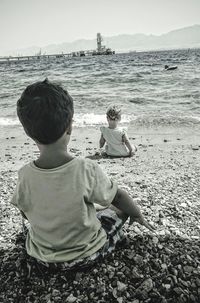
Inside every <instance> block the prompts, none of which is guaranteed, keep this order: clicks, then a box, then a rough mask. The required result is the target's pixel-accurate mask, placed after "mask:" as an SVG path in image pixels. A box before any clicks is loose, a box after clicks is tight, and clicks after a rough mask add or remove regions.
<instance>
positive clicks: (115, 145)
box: [99, 105, 137, 157]
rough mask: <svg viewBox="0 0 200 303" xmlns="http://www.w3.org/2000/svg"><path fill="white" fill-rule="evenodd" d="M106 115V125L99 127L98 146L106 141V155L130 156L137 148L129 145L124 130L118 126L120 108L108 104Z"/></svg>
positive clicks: (101, 145)
mask: <svg viewBox="0 0 200 303" xmlns="http://www.w3.org/2000/svg"><path fill="white" fill-rule="evenodd" d="M106 117H107V121H108V127H105V126H102V127H100V131H101V138H100V141H99V145H100V148H102V147H103V146H104V144H105V143H106V147H105V153H106V155H108V156H114V157H132V156H133V155H134V154H135V152H136V150H137V149H136V147H135V146H131V144H130V141H129V139H128V137H127V134H126V132H125V131H124V130H122V129H120V128H119V127H118V123H119V122H120V120H121V109H120V108H119V107H117V106H115V105H112V106H110V107H109V108H108V110H107V112H106Z"/></svg>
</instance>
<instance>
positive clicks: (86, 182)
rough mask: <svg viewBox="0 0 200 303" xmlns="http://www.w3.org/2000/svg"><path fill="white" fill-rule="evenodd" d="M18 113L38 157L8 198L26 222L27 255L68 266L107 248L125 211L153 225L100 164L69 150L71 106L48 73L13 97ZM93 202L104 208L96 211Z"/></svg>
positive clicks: (116, 238)
mask: <svg viewBox="0 0 200 303" xmlns="http://www.w3.org/2000/svg"><path fill="white" fill-rule="evenodd" d="M17 114H18V117H19V120H20V121H21V123H22V125H23V127H24V130H25V132H26V134H27V135H28V136H29V137H31V138H32V139H33V140H34V141H35V143H36V144H37V146H38V149H39V151H40V155H39V158H38V159H36V160H35V161H32V162H30V163H29V164H26V165H24V166H23V167H22V168H21V169H20V170H19V173H18V182H17V186H16V189H15V193H14V196H13V198H12V201H11V202H12V204H13V205H15V206H16V207H17V208H18V209H19V210H20V211H21V213H22V215H23V217H24V218H26V219H27V220H28V222H29V228H28V232H27V236H26V249H27V253H28V254H29V255H30V256H32V257H34V258H35V259H36V260H37V261H38V262H39V263H42V264H43V265H46V266H49V264H53V265H54V266H56V267H59V268H61V269H69V268H72V267H73V266H75V265H76V266H77V265H78V266H81V265H87V264H90V262H91V261H93V260H95V259H96V258H98V257H99V256H104V255H106V254H107V253H108V252H110V251H112V250H113V249H114V248H115V245H116V243H117V242H118V241H119V240H120V239H121V227H122V225H123V223H124V222H125V220H126V219H127V218H128V217H130V223H132V222H133V221H137V222H139V223H140V224H143V225H144V226H146V227H147V228H149V229H152V228H151V226H150V225H149V224H148V223H147V222H146V221H145V219H144V218H143V216H142V214H141V212H140V209H139V207H138V206H137V205H136V204H135V203H134V201H133V200H132V198H131V197H130V196H129V195H128V194H127V193H126V192H125V191H123V190H121V189H119V188H118V187H117V184H116V183H115V182H113V181H111V180H110V179H109V178H108V177H107V176H106V175H105V174H104V172H103V171H102V169H101V168H100V166H98V165H97V164H96V163H94V161H91V160H89V159H81V158H74V157H72V156H71V155H70V154H69V153H68V151H67V145H68V143H69V140H70V135H71V132H72V118H73V114H74V109H73V100H72V98H71V96H70V95H69V94H68V92H67V91H65V90H64V89H62V88H61V87H60V86H58V85H56V84H53V83H51V82H49V81H48V80H47V79H46V80H45V81H43V82H37V83H34V84H32V85H29V86H28V87H27V88H26V89H25V90H24V92H23V94H22V96H21V98H20V99H19V100H18V102H17ZM94 203H97V204H99V205H101V206H106V207H108V208H107V209H106V210H104V211H100V212H99V213H98V214H96V209H95V207H94ZM111 208H113V209H115V210H116V212H115V211H114V210H112V209H111Z"/></svg>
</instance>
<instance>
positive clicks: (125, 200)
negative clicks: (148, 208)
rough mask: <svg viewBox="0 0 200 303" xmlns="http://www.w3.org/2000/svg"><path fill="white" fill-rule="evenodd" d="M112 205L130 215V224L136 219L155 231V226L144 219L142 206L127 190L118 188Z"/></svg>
mask: <svg viewBox="0 0 200 303" xmlns="http://www.w3.org/2000/svg"><path fill="white" fill-rule="evenodd" d="M112 205H114V206H115V207H116V208H118V209H119V210H121V211H122V212H123V213H124V214H126V215H127V216H129V217H130V221H129V224H132V223H133V222H134V221H136V222H138V223H140V224H141V225H144V226H145V227H146V228H148V229H150V230H151V231H154V228H153V227H152V226H151V225H150V224H149V223H148V222H147V221H146V220H145V219H144V217H143V215H142V213H141V211H140V208H139V207H138V206H137V205H136V203H135V202H134V200H133V199H132V198H131V197H130V196H129V195H128V194H127V192H126V191H124V190H122V189H118V190H117V193H116V195H115V198H114V199H113V201H112Z"/></svg>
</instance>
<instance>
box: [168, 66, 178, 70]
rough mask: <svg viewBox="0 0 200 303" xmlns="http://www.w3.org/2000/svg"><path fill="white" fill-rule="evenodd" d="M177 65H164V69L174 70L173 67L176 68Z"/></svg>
mask: <svg viewBox="0 0 200 303" xmlns="http://www.w3.org/2000/svg"><path fill="white" fill-rule="evenodd" d="M177 68H178V66H176V65H175V66H169V65H165V70H174V69H177Z"/></svg>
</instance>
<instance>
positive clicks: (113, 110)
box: [106, 105, 121, 121]
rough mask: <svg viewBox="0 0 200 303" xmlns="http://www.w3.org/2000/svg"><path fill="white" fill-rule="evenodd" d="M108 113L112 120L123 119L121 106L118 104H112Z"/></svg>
mask: <svg viewBox="0 0 200 303" xmlns="http://www.w3.org/2000/svg"><path fill="white" fill-rule="evenodd" d="M106 115H107V117H108V118H109V119H110V120H114V121H118V120H120V119H121V108H120V107H118V106H117V105H110V106H109V107H108V109H107V112H106Z"/></svg>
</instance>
